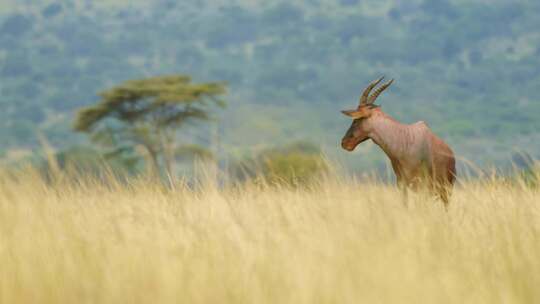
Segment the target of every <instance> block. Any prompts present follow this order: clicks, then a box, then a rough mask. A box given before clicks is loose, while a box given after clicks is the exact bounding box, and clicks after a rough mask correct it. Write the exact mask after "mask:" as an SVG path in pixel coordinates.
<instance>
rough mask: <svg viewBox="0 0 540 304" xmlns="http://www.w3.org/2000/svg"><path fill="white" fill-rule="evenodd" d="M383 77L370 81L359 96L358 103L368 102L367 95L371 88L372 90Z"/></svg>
mask: <svg viewBox="0 0 540 304" xmlns="http://www.w3.org/2000/svg"><path fill="white" fill-rule="evenodd" d="M383 79H384V76H383V77H381V78H379V79H377V80H374V81H372V82H371V83H370V84H369V85H368V86H367V87H366V88H365V89H364V93H362V96H361V97H360V105H363V104H367V103H368V97H369V93H370V92H371V90H373V88H374V87H376V86H377V85H378V84H379V83H380V82H381V81H382V80H383Z"/></svg>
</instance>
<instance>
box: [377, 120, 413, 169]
mask: <svg viewBox="0 0 540 304" xmlns="http://www.w3.org/2000/svg"><path fill="white" fill-rule="evenodd" d="M420 125H421V124H419V123H416V124H413V125H405V124H402V123H400V122H398V121H396V120H394V119H393V118H391V117H390V116H388V115H386V114H384V113H380V114H378V115H376V116H375V117H373V118H372V121H371V132H370V134H369V137H370V138H371V139H372V140H373V141H374V142H375V144H377V145H378V146H379V147H381V149H382V150H383V151H384V153H386V155H387V156H388V157H389V158H390V159H398V160H399V159H401V158H402V157H404V156H406V155H407V152H408V150H409V149H410V148H411V146H413V145H415V143H416V141H417V140H416V139H417V135H418V131H419V130H417V129H418V127H419V126H420Z"/></svg>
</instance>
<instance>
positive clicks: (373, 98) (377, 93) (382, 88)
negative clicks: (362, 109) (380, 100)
mask: <svg viewBox="0 0 540 304" xmlns="http://www.w3.org/2000/svg"><path fill="white" fill-rule="evenodd" d="M393 82H394V79H392V80H390V81H389V82H387V83H385V84H383V85H382V86H380V87H379V88H378V89H377V90H375V92H374V93H373V94H372V95H371V96H370V97H369V100H368V101H367V104H372V103H374V102H375V100H376V99H377V97H379V95H381V93H382V92H383V91H384V90H386V89H387V88H388V87H389V86H390V85H391V84H392V83H393Z"/></svg>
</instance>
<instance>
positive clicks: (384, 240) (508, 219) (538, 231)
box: [0, 172, 540, 303]
mask: <svg viewBox="0 0 540 304" xmlns="http://www.w3.org/2000/svg"><path fill="white" fill-rule="evenodd" d="M0 302H1V303H539V302H540V192H539V190H537V189H534V188H530V187H527V186H526V185H525V184H523V183H505V182H501V181H497V180H489V181H477V182H468V183H465V184H463V185H461V186H460V187H458V188H457V189H456V191H455V193H454V196H453V198H452V201H451V207H450V210H449V211H448V212H446V211H445V210H444V208H443V207H442V204H441V203H439V202H436V201H433V200H432V199H431V198H429V197H428V196H426V195H422V194H418V195H413V196H412V197H411V198H410V207H409V209H404V207H403V206H402V204H401V197H400V193H399V191H397V190H396V189H395V188H393V187H390V186H386V185H383V184H378V183H374V182H373V183H360V182H358V181H354V180H348V179H346V178H339V177H330V178H323V179H321V180H320V181H319V182H317V183H315V184H314V185H312V186H311V187H306V188H299V189H292V188H286V187H277V186H265V185H260V184H259V185H255V184H252V185H244V186H238V187H225V188H219V187H216V186H214V185H213V184H212V183H206V185H205V186H201V187H198V188H195V189H190V188H188V187H184V186H181V184H175V188H173V189H168V188H165V187H163V186H161V185H159V184H157V183H154V182H152V181H151V180H147V179H144V178H143V179H139V180H133V181H130V182H128V183H127V184H125V183H120V182H115V181H114V180H113V179H111V180H110V181H108V182H105V183H103V182H99V181H97V180H92V179H84V178H82V179H63V180H62V179H59V180H53V181H52V184H51V182H49V183H47V182H45V181H43V179H41V178H40V177H39V176H38V175H37V174H34V173H31V172H23V173H20V174H18V175H16V176H13V175H10V176H8V175H3V176H2V177H0Z"/></svg>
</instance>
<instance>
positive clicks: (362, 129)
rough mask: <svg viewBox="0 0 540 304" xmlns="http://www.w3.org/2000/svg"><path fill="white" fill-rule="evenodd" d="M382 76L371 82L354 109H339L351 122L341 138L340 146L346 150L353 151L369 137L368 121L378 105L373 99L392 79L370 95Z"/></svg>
mask: <svg viewBox="0 0 540 304" xmlns="http://www.w3.org/2000/svg"><path fill="white" fill-rule="evenodd" d="M383 79H384V77H381V78H379V79H377V80H375V81H373V82H371V83H370V84H369V85H368V86H367V87H366V88H365V90H364V92H363V93H362V96H360V104H359V105H358V108H356V109H355V110H347V111H341V112H342V113H343V114H345V115H347V116H349V117H351V118H352V119H353V122H352V124H351V126H350V127H349V130H347V133H346V134H345V136H343V139H342V140H341V147H343V149H345V150H347V151H353V150H354V149H355V148H356V146H358V145H359V144H360V143H362V142H364V141H366V140H367V139H368V138H369V133H370V123H369V120H370V118H371V117H372V114H373V113H374V111H375V109H376V108H378V107H379V106H378V105H376V104H375V100H376V99H377V97H379V95H380V94H381V93H382V92H383V91H384V90H386V89H387V88H388V87H389V86H390V85H391V84H392V82H394V80H393V79H392V80H390V81H388V82H387V83H385V84H383V85H381V86H380V87H379V88H378V89H376V90H375V92H373V94H371V95H370V93H371V90H373V88H375V87H376V86H377V85H378V84H379V83H381V81H382V80H383Z"/></svg>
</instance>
